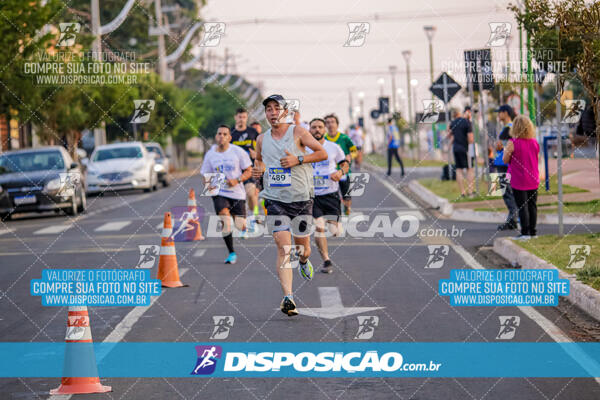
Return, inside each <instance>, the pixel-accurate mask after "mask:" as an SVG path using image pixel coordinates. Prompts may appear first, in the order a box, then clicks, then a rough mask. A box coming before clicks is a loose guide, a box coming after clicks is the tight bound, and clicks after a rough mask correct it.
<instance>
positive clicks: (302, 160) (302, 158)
mask: <svg viewBox="0 0 600 400" xmlns="http://www.w3.org/2000/svg"><path fill="white" fill-rule="evenodd" d="M303 162H304V156H298V164H299V165H302V163H303Z"/></svg>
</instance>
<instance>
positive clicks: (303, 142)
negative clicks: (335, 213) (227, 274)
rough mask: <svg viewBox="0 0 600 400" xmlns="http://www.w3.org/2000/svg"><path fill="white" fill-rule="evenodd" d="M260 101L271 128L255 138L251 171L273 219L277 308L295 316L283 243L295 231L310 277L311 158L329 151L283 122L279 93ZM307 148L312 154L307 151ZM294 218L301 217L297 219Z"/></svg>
mask: <svg viewBox="0 0 600 400" xmlns="http://www.w3.org/2000/svg"><path fill="white" fill-rule="evenodd" d="M263 105H264V106H265V115H266V117H267V121H269V124H270V125H271V129H269V130H268V131H266V132H265V133H264V134H261V135H260V136H258V138H257V139H256V161H255V163H254V168H253V170H252V174H253V176H254V177H255V178H260V177H261V176H263V181H264V182H263V184H264V189H263V190H262V191H261V192H260V196H261V197H263V198H264V199H265V205H266V208H267V222H269V221H272V224H273V226H272V227H271V230H272V232H273V238H274V239H275V244H276V245H277V274H278V276H279V281H280V283H281V289H282V290H283V295H284V298H283V300H282V301H281V305H280V308H281V311H282V312H283V313H284V314H287V315H288V316H290V317H291V316H294V315H297V314H298V310H296V303H295V302H294V298H293V294H292V280H293V275H292V270H291V269H290V268H285V267H284V265H285V264H286V257H289V258H290V259H291V256H290V255H289V254H286V247H287V249H291V243H292V234H293V236H294V243H295V244H296V245H300V246H302V249H303V252H302V253H301V254H298V256H299V268H298V269H299V272H300V275H301V276H302V277H303V278H304V279H306V280H310V279H312V277H313V273H314V270H313V267H312V264H311V263H310V261H309V260H308V257H309V256H310V235H309V234H310V230H309V229H308V226H307V225H308V223H307V222H308V221H310V220H311V219H312V205H313V200H312V197H314V188H313V171H312V166H311V163H314V162H318V161H323V160H326V159H327V152H326V151H325V149H323V146H321V144H320V143H319V142H318V141H317V140H316V139H315V138H313V137H312V135H311V134H310V133H309V132H308V131H307V130H306V129H304V128H302V127H301V126H298V125H294V124H290V123H285V122H284V121H285V117H286V116H287V114H288V109H287V103H286V101H285V99H284V98H283V96H281V95H278V94H274V95H271V96H269V97H267V98H266V99H265V100H264V101H263ZM306 147H308V148H310V149H311V150H312V151H313V153H312V154H306ZM294 220H295V221H298V220H303V221H302V222H301V223H299V224H298V223H294ZM277 222H279V225H277ZM290 229H291V230H292V232H290ZM284 246H285V247H284ZM288 252H289V251H288ZM282 267H284V268H282Z"/></svg>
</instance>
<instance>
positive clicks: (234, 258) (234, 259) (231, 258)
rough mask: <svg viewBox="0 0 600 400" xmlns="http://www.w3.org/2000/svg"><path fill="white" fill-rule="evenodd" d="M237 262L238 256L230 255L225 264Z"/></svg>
mask: <svg viewBox="0 0 600 400" xmlns="http://www.w3.org/2000/svg"><path fill="white" fill-rule="evenodd" d="M236 262H237V254H235V253H229V256H228V257H227V259H226V260H225V264H235V263H236Z"/></svg>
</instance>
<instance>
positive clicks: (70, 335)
mask: <svg viewBox="0 0 600 400" xmlns="http://www.w3.org/2000/svg"><path fill="white" fill-rule="evenodd" d="M67 325H68V326H67V333H66V335H65V340H80V339H81V338H83V335H84V334H85V328H86V327H89V326H90V319H89V317H86V316H83V315H82V316H80V317H78V316H70V317H69V322H68V324H67Z"/></svg>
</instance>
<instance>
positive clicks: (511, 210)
mask: <svg viewBox="0 0 600 400" xmlns="http://www.w3.org/2000/svg"><path fill="white" fill-rule="evenodd" d="M496 111H497V112H498V118H499V119H500V121H501V122H502V123H503V124H504V128H502V131H501V132H500V135H499V136H498V140H497V141H496V157H495V158H494V161H493V163H492V167H493V169H494V171H495V172H497V173H499V174H504V176H503V178H504V181H505V182H506V176H507V175H506V173H507V171H508V164H506V163H505V162H504V160H503V159H502V158H503V156H504V147H505V146H506V144H507V143H508V141H509V140H510V129H511V128H512V125H513V123H512V120H513V118H514V117H515V112H514V110H513V108H512V107H511V106H509V105H508V104H504V105H501V106H500V107H499V108H498V109H497V110H496ZM502 200H504V204H505V205H506V208H507V209H508V216H507V217H506V222H504V223H503V224H500V225H498V230H499V231H506V230H510V229H517V213H518V210H517V203H516V202H515V197H514V194H513V191H512V188H511V187H510V184H507V185H506V187H505V190H504V192H503V194H502Z"/></svg>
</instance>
